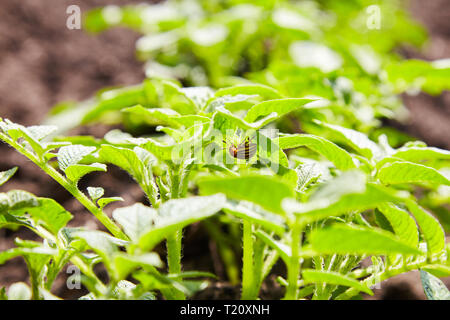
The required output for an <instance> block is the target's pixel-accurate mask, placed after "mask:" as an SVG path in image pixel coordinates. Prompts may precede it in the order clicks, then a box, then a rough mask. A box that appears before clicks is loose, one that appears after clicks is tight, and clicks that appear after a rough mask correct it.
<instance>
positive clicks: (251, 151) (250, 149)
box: [223, 137, 257, 160]
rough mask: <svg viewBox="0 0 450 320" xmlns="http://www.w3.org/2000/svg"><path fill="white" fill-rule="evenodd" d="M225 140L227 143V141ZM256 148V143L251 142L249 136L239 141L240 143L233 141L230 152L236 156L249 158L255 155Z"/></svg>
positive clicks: (229, 148)
mask: <svg viewBox="0 0 450 320" xmlns="http://www.w3.org/2000/svg"><path fill="white" fill-rule="evenodd" d="M223 142H224V143H225V144H227V142H226V141H223ZM256 149H257V146H256V143H253V142H251V139H250V138H249V137H247V138H245V140H244V141H243V142H241V143H239V144H238V145H235V144H233V143H232V144H231V145H230V146H229V147H228V152H229V153H230V154H231V155H232V156H233V157H234V158H237V159H245V160H248V159H250V158H251V157H253V156H254V155H255V153H256Z"/></svg>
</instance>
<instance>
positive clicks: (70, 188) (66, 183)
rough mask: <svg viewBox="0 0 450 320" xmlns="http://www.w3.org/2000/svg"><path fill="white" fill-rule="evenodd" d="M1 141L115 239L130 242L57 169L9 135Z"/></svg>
mask: <svg viewBox="0 0 450 320" xmlns="http://www.w3.org/2000/svg"><path fill="white" fill-rule="evenodd" d="M0 139H2V140H4V141H5V142H6V143H8V144H9V145H10V146H12V147H13V148H14V149H16V150H17V151H18V152H19V153H21V154H23V155H24V156H25V157H27V158H28V159H30V160H31V161H32V162H34V163H35V164H36V165H37V166H38V167H40V168H41V169H42V170H43V171H44V172H45V173H47V174H48V175H49V176H50V177H52V178H53V179H54V180H55V181H56V182H58V183H59V184H60V185H61V186H63V187H64V188H65V189H66V190H67V191H69V192H70V193H71V194H72V195H73V196H74V197H75V198H76V199H77V200H78V201H79V202H80V203H81V204H82V205H83V206H84V207H85V208H86V209H88V210H89V211H90V212H91V213H92V214H93V215H94V216H95V217H96V218H97V219H98V220H99V221H100V222H101V223H102V224H103V225H104V226H105V227H106V228H107V229H108V230H109V231H110V232H111V233H112V234H113V235H114V236H115V237H117V238H119V239H122V240H129V239H128V237H127V236H126V235H125V233H123V232H122V230H121V229H120V228H119V227H118V226H117V225H116V224H115V223H114V222H112V220H111V219H109V217H108V216H107V215H106V214H105V213H104V212H103V211H102V210H101V209H100V208H98V207H97V206H96V205H95V204H94V203H93V202H92V201H91V200H90V199H89V198H88V197H87V196H86V195H85V194H84V193H82V192H81V191H80V190H79V189H78V188H77V186H76V185H75V184H73V183H71V182H69V181H68V180H67V179H66V178H65V177H64V176H62V175H61V174H60V173H59V172H58V171H57V170H56V169H55V168H53V167H52V166H50V165H49V164H48V163H46V162H43V161H42V160H41V159H39V158H38V157H37V156H36V155H35V154H33V153H32V152H30V151H29V150H27V149H25V148H24V147H23V146H22V145H20V144H18V143H16V142H15V141H14V140H13V139H11V138H9V137H8V136H7V135H5V134H3V133H0Z"/></svg>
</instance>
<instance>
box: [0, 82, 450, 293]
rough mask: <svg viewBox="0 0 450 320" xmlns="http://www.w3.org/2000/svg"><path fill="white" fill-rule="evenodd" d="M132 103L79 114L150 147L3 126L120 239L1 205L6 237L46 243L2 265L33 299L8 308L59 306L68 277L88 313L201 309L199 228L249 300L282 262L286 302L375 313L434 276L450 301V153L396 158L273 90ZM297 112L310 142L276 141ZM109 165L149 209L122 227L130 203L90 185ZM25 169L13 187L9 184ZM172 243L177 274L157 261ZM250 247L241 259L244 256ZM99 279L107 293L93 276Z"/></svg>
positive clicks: (54, 215)
mask: <svg viewBox="0 0 450 320" xmlns="http://www.w3.org/2000/svg"><path fill="white" fill-rule="evenodd" d="M133 90H135V93H136V95H135V96H134V98H135V97H139V101H138V102H135V103H134V105H133V106H129V105H127V104H128V103H129V102H130V101H132V100H133V99H134V98H133V99H131V100H128V103H126V104H125V106H124V104H123V100H124V99H125V100H127V99H128V98H129V96H127V94H123V95H122V93H123V92H121V91H115V93H116V94H115V95H114V94H109V96H108V98H107V99H108V100H103V101H100V102H99V103H98V104H96V105H95V107H92V108H90V109H89V111H88V112H86V111H85V110H80V113H81V114H82V116H83V117H84V118H85V119H86V118H90V119H93V118H98V119H99V118H101V117H104V116H105V115H106V114H108V113H110V112H111V111H112V112H115V113H117V112H119V113H121V114H123V119H124V121H126V123H128V124H129V125H130V127H133V126H134V125H136V124H139V125H147V126H150V127H155V126H156V131H155V132H154V133H152V134H148V135H141V136H133V135H131V134H130V133H127V132H123V131H120V130H118V129H114V130H112V131H110V132H108V133H107V134H106V135H105V136H104V137H103V138H101V139H99V138H95V137H90V136H72V137H65V136H55V132H56V133H58V131H57V128H55V127H53V126H32V127H24V126H21V125H19V124H15V123H12V122H10V121H9V120H7V119H4V120H1V122H0V139H1V140H2V141H3V142H5V143H7V144H8V145H10V146H11V147H13V148H14V149H16V150H17V151H18V152H19V153H21V154H23V155H24V156H25V157H27V158H28V159H29V160H31V161H32V162H34V163H35V164H36V165H37V166H38V167H39V168H41V169H42V170H43V171H44V172H46V173H47V174H48V175H49V176H51V177H52V178H53V179H54V180H56V181H57V182H58V183H59V184H60V185H61V186H62V187H63V188H65V189H66V190H68V191H69V192H70V193H71V194H72V195H73V197H74V198H76V199H77V200H78V201H79V202H80V203H81V204H82V205H83V206H84V207H85V208H86V210H87V211H89V212H91V213H92V214H93V215H94V216H95V217H96V218H97V219H98V220H99V221H100V222H101V223H102V224H103V225H104V227H105V228H106V229H107V230H108V231H109V233H107V232H102V231H97V230H87V229H85V228H69V227H67V223H68V221H70V219H71V218H72V215H71V214H70V213H69V212H67V211H66V210H65V209H64V208H63V207H61V205H59V204H58V203H56V202H55V201H54V200H51V199H44V198H39V197H36V196H33V195H31V194H29V193H27V192H25V191H19V190H12V191H8V192H7V193H4V194H1V195H0V197H1V198H0V199H1V202H0V204H1V206H0V226H1V227H8V228H17V226H24V227H27V228H29V229H31V230H32V231H33V232H35V233H36V234H37V235H38V236H40V237H41V238H42V242H32V241H25V240H20V239H16V247H15V248H12V249H9V250H7V251H4V252H1V253H0V261H1V263H3V262H4V261H6V260H8V259H10V258H12V257H16V256H23V258H24V259H25V261H26V262H27V265H28V268H29V271H30V285H31V288H29V287H28V286H27V285H25V284H23V283H19V284H15V285H14V286H13V287H11V288H10V289H9V291H8V294H6V292H5V290H4V291H3V292H2V293H1V297H2V298H9V299H14V298H19V297H22V298H33V299H55V298H57V297H55V296H54V295H53V294H52V292H51V290H52V283H53V281H54V279H55V278H56V276H57V275H58V274H59V273H60V272H61V270H62V268H63V267H64V266H65V265H67V264H73V265H75V266H77V267H78V268H79V270H80V271H81V273H82V277H81V281H82V283H83V285H84V286H85V287H86V288H87V289H88V290H89V292H90V293H89V294H88V295H87V296H84V297H83V299H156V298H164V299H186V298H189V297H190V296H192V295H193V294H194V293H195V292H197V291H199V290H202V289H204V288H205V287H206V286H207V285H208V282H207V280H204V279H205V278H212V277H214V275H212V274H209V273H204V272H198V271H191V270H184V269H183V266H182V249H183V230H184V229H185V228H186V227H188V226H189V225H191V224H193V223H196V222H200V223H201V224H202V225H203V226H204V227H205V228H206V230H207V231H208V234H209V235H210V237H211V239H213V240H214V241H215V242H216V244H217V248H218V251H219V253H220V256H221V259H222V261H223V263H224V264H225V267H226V269H227V277H228V279H227V280H229V281H230V282H232V283H234V284H239V285H240V287H241V289H242V290H241V297H242V299H258V297H259V295H260V289H261V285H262V283H263V281H264V280H265V279H266V278H267V276H268V275H269V274H270V273H271V272H273V270H272V269H273V268H272V267H273V266H274V264H275V263H276V262H277V261H281V263H283V264H284V265H285V266H286V269H287V274H286V275H284V274H276V275H277V276H278V282H279V284H280V285H281V286H284V287H285V299H304V298H310V299H325V300H328V299H355V298H361V293H366V294H369V295H371V294H373V291H372V288H373V286H374V285H376V284H378V283H380V282H382V281H385V280H387V279H389V278H391V277H394V276H396V275H398V274H401V273H404V272H408V271H412V270H421V274H422V281H423V284H424V290H425V292H426V294H427V296H428V297H429V298H430V299H443V298H445V297H448V291H446V288H445V286H444V285H443V284H442V282H440V280H439V279H438V278H437V277H444V276H449V275H450V260H449V258H448V257H449V249H450V247H449V245H448V244H446V243H445V233H444V229H443V227H442V226H441V224H440V222H439V220H438V219H437V218H435V217H434V216H433V215H432V214H431V211H430V207H432V208H439V210H440V211H444V212H445V213H444V216H445V215H448V211H446V210H448V209H446V208H445V206H446V205H448V200H449V195H448V188H449V186H450V180H449V175H448V172H449V168H450V165H449V164H450V162H449V160H450V152H449V151H447V150H442V149H438V148H434V147H428V146H426V145H425V144H424V143H422V142H420V141H416V142H408V143H405V144H404V145H402V146H401V147H399V148H393V147H392V146H391V145H390V144H389V142H388V139H387V137H386V136H385V135H381V136H380V137H379V139H378V141H374V140H371V139H370V138H369V137H368V136H367V135H366V134H364V133H362V132H359V131H356V130H353V129H350V128H346V127H343V126H340V125H337V124H331V123H327V122H325V121H323V119H322V120H320V119H321V117H314V116H313V115H315V114H316V112H320V111H317V110H318V109H319V110H320V109H321V106H320V105H318V104H317V99H313V98H295V97H294V98H285V97H283V95H281V94H280V93H279V91H278V90H276V89H274V88H271V87H268V86H265V85H261V84H255V83H249V84H241V85H237V86H232V87H225V88H222V89H219V90H216V91H215V90H213V89H212V88H209V87H187V88H183V87H181V86H179V84H177V83H176V82H174V81H168V80H161V79H148V80H146V81H145V83H144V84H142V85H140V86H136V87H135V88H134V89H133ZM127 97H128V98H127ZM105 101H107V102H105ZM133 101H134V100H133ZM149 104H151V106H152V107H147V106H148V105H149ZM72 112H75V110H73V111H72ZM293 113H296V114H297V115H300V116H301V115H304V114H309V115H311V117H304V119H305V120H304V121H305V122H304V123H302V125H304V126H303V129H304V132H305V133H289V132H281V131H280V130H278V129H277V126H278V127H282V126H281V124H282V123H283V121H284V120H285V119H286V118H287V117H289V116H290V115H292V114H293ZM308 119H309V120H308ZM238 155H240V156H238ZM110 165H114V166H117V167H119V168H121V169H123V170H124V171H126V172H127V173H128V174H129V175H130V176H132V177H133V179H134V180H135V181H136V183H137V184H138V185H139V186H140V187H141V189H142V192H143V193H144V194H145V195H146V197H147V200H148V201H147V203H145V204H143V203H136V204H134V205H131V206H127V207H120V208H118V209H115V210H114V211H113V212H112V219H111V218H110V217H109V216H108V215H107V214H106V213H105V210H104V209H105V206H107V205H108V204H109V203H111V202H113V201H120V200H121V198H119V197H113V198H105V197H103V195H104V190H103V189H102V187H101V186H91V187H89V188H87V190H80V188H79V184H78V182H79V181H80V179H82V178H83V177H84V176H86V175H88V174H89V173H91V172H94V171H103V172H104V171H106V170H107V167H108V166H110ZM15 170H16V169H15V168H14V169H11V170H9V171H5V172H2V173H1V175H0V183H2V184H3V183H5V182H6V181H7V180H8V179H9V178H10V177H11V176H12V175H13V174H14V172H15ZM419 191H420V192H419ZM163 241H164V242H165V243H166V247H167V256H166V259H165V260H166V263H164V262H163V261H162V259H160V256H159V255H158V254H157V253H156V252H155V247H156V246H157V245H158V244H159V243H161V242H163ZM239 243H241V244H242V246H241V247H242V251H236V250H235V247H236V244H238V247H239ZM240 259H242V265H241V264H240V263H239V262H238V261H239V260H240ZM368 259H370V260H371V264H369V265H368V266H367V264H368ZM363 261H364V263H363ZM97 264H102V265H103V266H104V268H105V269H106V270H107V273H108V280H100V279H99V277H98V276H97V275H96V274H95V272H94V267H95V265H97ZM238 268H241V273H239V272H236V270H238Z"/></svg>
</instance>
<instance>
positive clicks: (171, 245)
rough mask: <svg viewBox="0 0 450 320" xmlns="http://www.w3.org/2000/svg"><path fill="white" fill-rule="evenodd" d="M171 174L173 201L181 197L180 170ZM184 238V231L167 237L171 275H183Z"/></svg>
mask: <svg viewBox="0 0 450 320" xmlns="http://www.w3.org/2000/svg"><path fill="white" fill-rule="evenodd" d="M169 174H170V180H171V181H170V189H171V190H170V193H171V199H176V198H178V196H179V186H180V179H179V175H178V170H175V169H174V168H172V170H170V172H169ZM182 238H183V229H179V230H177V231H175V232H174V233H173V234H171V235H170V236H168V237H167V241H166V245H167V264H168V266H169V273H171V274H179V273H181V243H182ZM173 294H174V297H175V299H177V300H185V299H186V297H185V295H184V293H182V292H181V291H179V290H176V289H174V290H173Z"/></svg>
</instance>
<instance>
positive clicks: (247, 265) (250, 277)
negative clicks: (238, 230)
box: [241, 220, 258, 300]
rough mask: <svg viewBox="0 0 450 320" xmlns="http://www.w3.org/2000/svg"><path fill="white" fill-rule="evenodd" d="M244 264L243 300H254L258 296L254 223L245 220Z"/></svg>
mask: <svg viewBox="0 0 450 320" xmlns="http://www.w3.org/2000/svg"><path fill="white" fill-rule="evenodd" d="M243 226H244V230H243V265H242V295H241V299H242V300H254V299H257V298H258V292H257V291H256V289H257V286H256V283H255V281H254V270H253V267H254V263H253V262H254V260H253V251H254V250H253V232H252V228H253V226H252V224H251V222H248V221H246V220H244V221H243Z"/></svg>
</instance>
